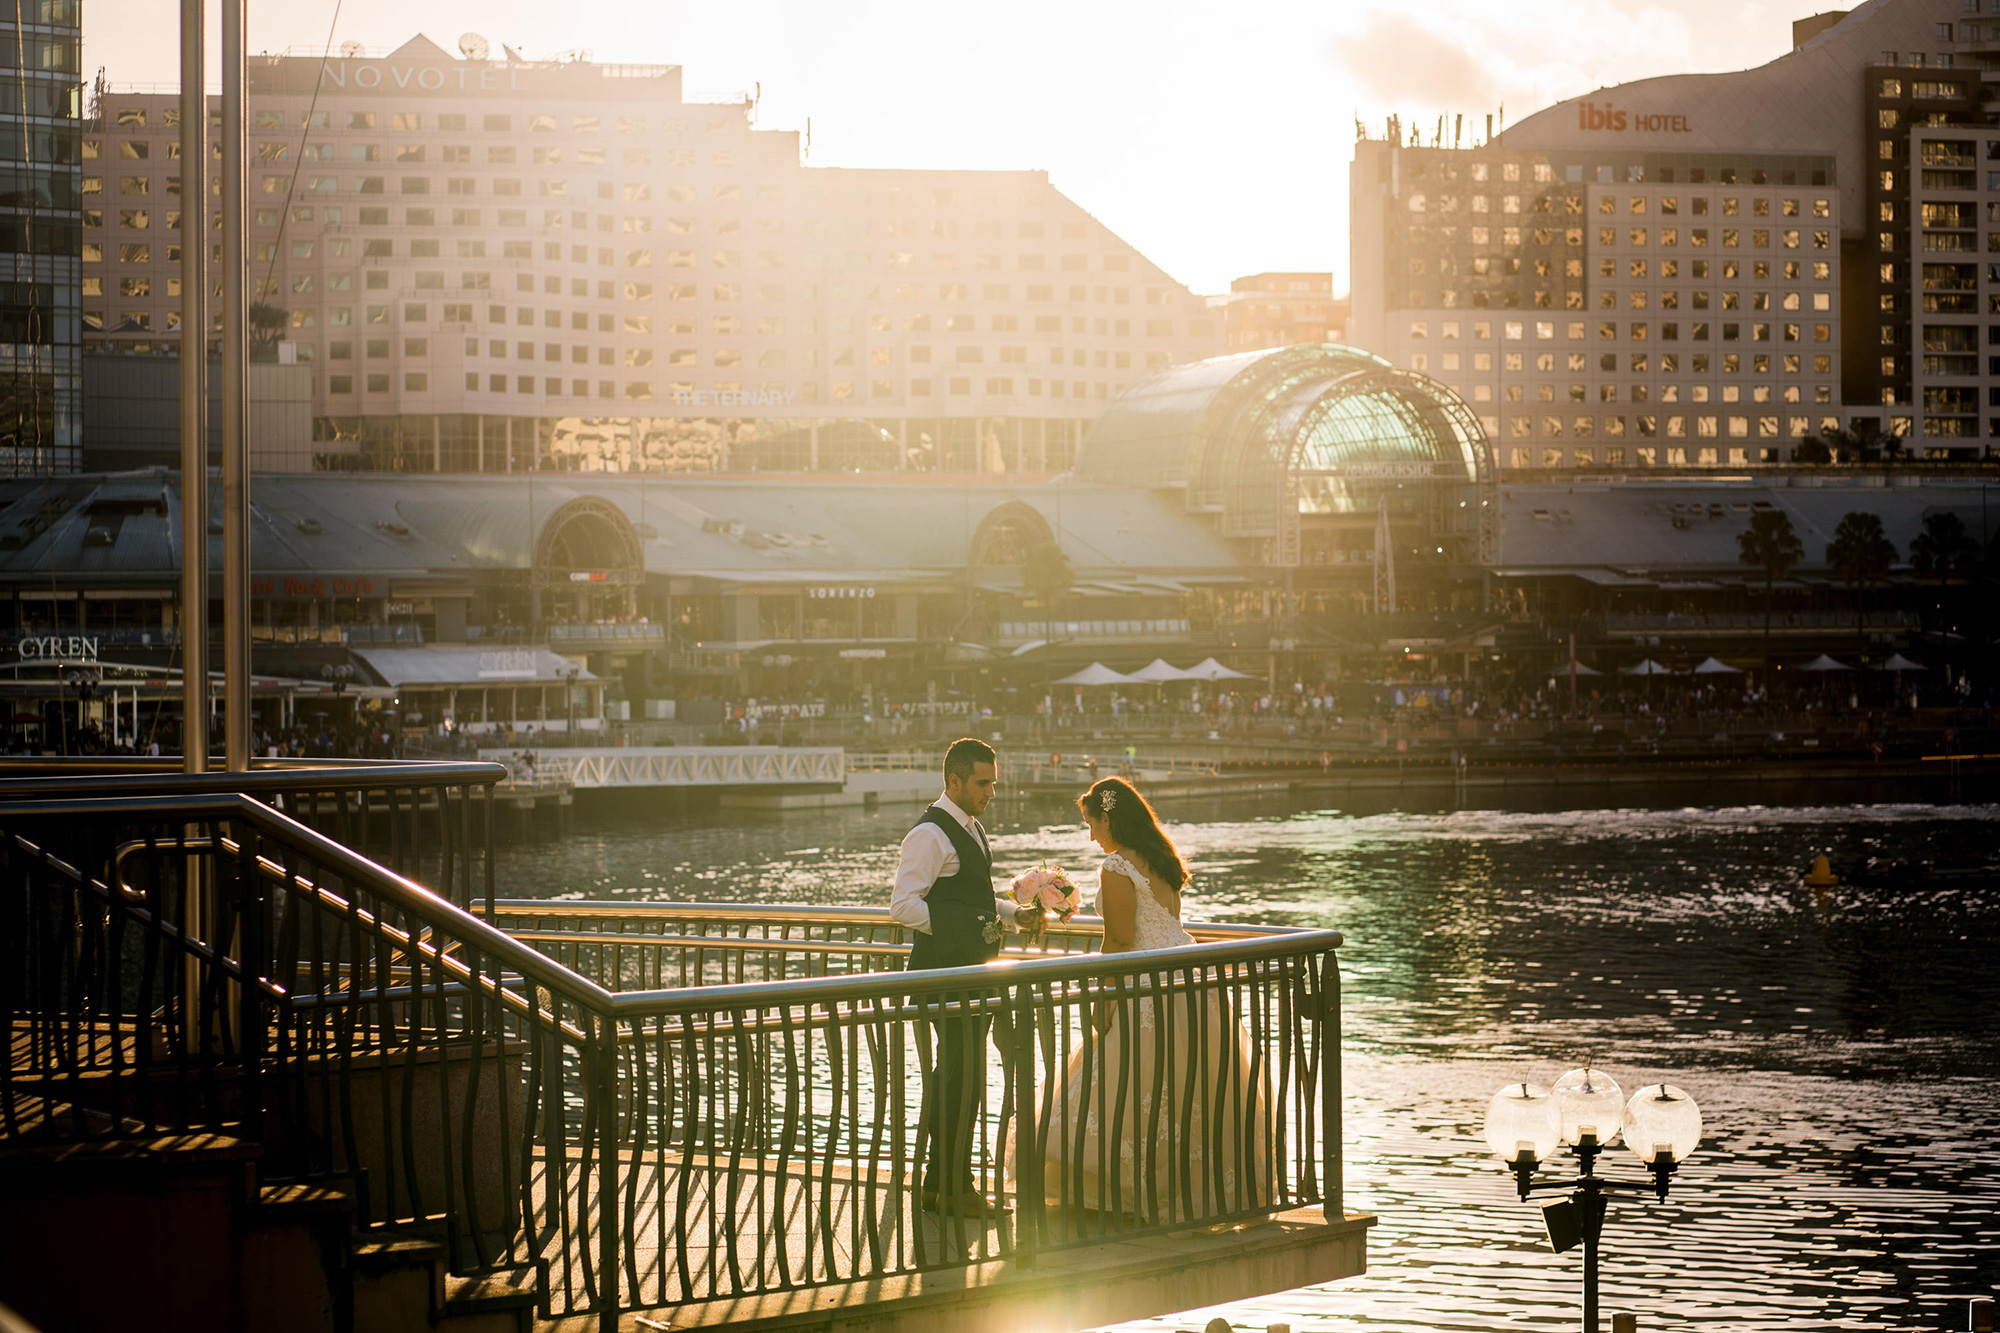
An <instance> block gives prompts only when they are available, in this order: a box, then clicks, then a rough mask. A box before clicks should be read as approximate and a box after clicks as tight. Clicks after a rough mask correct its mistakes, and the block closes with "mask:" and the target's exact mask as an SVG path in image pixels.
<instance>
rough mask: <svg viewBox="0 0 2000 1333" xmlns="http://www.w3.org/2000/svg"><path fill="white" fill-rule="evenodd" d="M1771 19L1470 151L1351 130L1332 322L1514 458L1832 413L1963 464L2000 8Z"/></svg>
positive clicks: (1822, 419) (1693, 461) (1984, 428)
mask: <svg viewBox="0 0 2000 1333" xmlns="http://www.w3.org/2000/svg"><path fill="white" fill-rule="evenodd" d="M1794 38H1795V47H1794V49H1793V50H1792V51H1790V52H1788V53H1787V54H1785V55H1782V56H1780V57H1779V58H1778V59H1776V60H1773V61H1771V62H1770V63H1768V64H1766V65H1762V66H1759V67H1757V68H1754V69H1749V70H1742V71H1738V72H1734V73H1725V74H1685V75H1674V76H1670V77H1664V78H1655V79H1645V80H1641V81H1639V82H1636V83H1630V84H1624V85H1620V86H1618V87H1614V88H1608V89H1603V90H1599V91H1597V92H1593V93H1589V94H1586V95H1584V96H1581V97H1577V98H1574V99H1572V100H1570V101H1567V102H1561V103H1558V104H1556V105H1555V106H1552V107H1549V108H1547V109H1545V110H1543V111H1540V112H1538V113H1536V114H1535V115H1532V116H1530V117H1529V118H1528V119H1526V120H1524V121H1522V122H1520V123H1519V124H1516V125H1512V126H1509V127H1507V128H1506V129H1504V130H1503V131H1502V132H1500V133H1498V134H1497V135H1493V136H1490V137H1487V138H1485V139H1484V141H1483V142H1481V143H1480V144H1479V145H1478V146H1477V147H1470V148H1465V147H1457V146H1448V145H1447V144H1444V143H1441V142H1440V140H1441V139H1443V138H1444V137H1445V136H1443V135H1438V134H1434V135H1432V136H1431V139H1430V142H1424V141H1423V139H1424V136H1423V135H1422V134H1420V133H1412V132H1410V129H1409V128H1407V127H1404V126H1401V125H1398V124H1395V123H1393V122H1392V123H1391V125H1390V126H1389V129H1388V132H1387V133H1386V134H1384V135H1383V136H1382V137H1380V138H1376V137H1364V138H1363V139H1362V141H1361V142H1360V143H1359V144H1358V146H1357V149H1356V152H1355V157H1354V161H1353V165H1352V169H1351V180H1352V187H1353V205H1352V207H1353V227H1352V244H1353V274H1354V278H1353V284H1354V310H1353V316H1352V321H1353V322H1352V329H1353V337H1354V340H1355V341H1356V342H1357V343H1359V344H1360V345H1362V346H1364V347H1368V348H1370V349H1371V350H1375V351H1377V352H1379V353H1381V354H1382V355H1384V356H1386V357H1388V358H1389V359H1390V360H1391V361H1393V362H1395V363H1396V364H1398V365H1400V366H1404V367H1407V368H1410V369H1415V370H1422V371H1424V372H1425V373H1427V374H1429V375H1431V376H1434V377H1436V378H1437V379H1440V380H1442V381H1444V382H1445V383H1447V384H1449V385H1451V386H1452V387H1453V388H1454V389H1456V390H1458V392H1459V393H1460V394H1462V395H1463V396H1464V397H1465V399H1466V400H1467V401H1468V402H1469V403H1470V404H1471V405H1472V407H1473V409H1474V411H1475V412H1476V413H1477V415H1478V416H1479V417H1480V418H1481V419H1482V422H1483V424H1484V425H1485V427H1486V430H1487V432H1488V434H1489V435H1490V436H1491V437H1492V439H1493V440H1494V443H1495V445H1496V447H1497V448H1498V451H1499V457H1500V463H1501V466H1502V467H1503V468H1505V469H1507V470H1509V471H1512V472H1515V473H1517V474H1518V473H1520V472H1522V471H1523V470H1535V471H1540V470H1543V469H1549V470H1556V471H1561V470H1569V469H1598V470H1621V469H1633V468H1681V467H1687V468H1704V467H1719V468H1741V467H1745V466H1756V465H1759V464H1775V463H1784V462H1786V461H1788V460H1789V459H1790V457H1791V452H1792V450H1793V449H1794V448H1795V447H1796V446H1797V445H1798V443H1799V441H1801V440H1802V439H1804V438H1805V437H1806V436H1808V435H1812V434H1816V433H1818V432H1819V431H1821V430H1824V429H1827V428H1831V427H1838V426H1843V425H1849V424H1852V425H1856V426H1872V427H1874V428H1877V429H1879V430H1882V431H1886V432H1889V433H1891V434H1894V435H1896V436H1899V437H1902V438H1903V440H1904V442H1905V445H1906V447H1908V448H1911V449H1914V450H1916V451H1917V452H1919V453H1921V454H1923V455H1925V456H1929V457H1934V458H1954V457H1960V458H1963V457H1976V456H1981V455H1983V454H1984V452H1985V449H1986V446H1987V443H1988V440H1989V439H1990V437H1994V436H2000V118H1996V115H1995V112H1994V109H1993V108H1994V106H1995V105H1996V104H2000V83H1989V82H1988V81H1987V79H1986V74H1987V72H1988V71H1989V70H2000V0H1870V2H1869V3H1867V4H1865V5H1862V6H1860V7H1859V8H1857V9H1855V10H1853V11H1851V12H1847V13H1839V14H1825V15H1820V16H1818V17H1817V18H1815V19H1810V20H1805V21H1803V22H1801V23H1800V24H1798V25H1795V29H1794ZM1989 88H1991V89H1992V90H1993V91H1991V92H1989V91H1988V89H1989Z"/></svg>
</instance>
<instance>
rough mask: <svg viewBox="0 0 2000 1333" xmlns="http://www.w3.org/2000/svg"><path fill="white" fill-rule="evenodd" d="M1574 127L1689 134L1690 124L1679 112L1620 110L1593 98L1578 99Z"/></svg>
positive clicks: (1690, 132) (1646, 132)
mask: <svg viewBox="0 0 2000 1333" xmlns="http://www.w3.org/2000/svg"><path fill="white" fill-rule="evenodd" d="M1576 127H1577V128H1578V129H1580V130H1610V131H1612V132H1614V133H1616V132H1618V131H1621V130H1623V131H1629V132H1631V133H1633V134H1692V133H1694V128H1693V127H1692V126H1691V125H1689V124H1688V118H1687V117H1686V116H1683V115H1669V114H1667V113H1665V112H1655V111H1621V110H1619V109H1618V108H1617V107H1614V106H1605V105H1600V104H1599V103H1596V102H1579V103H1577V106H1576Z"/></svg>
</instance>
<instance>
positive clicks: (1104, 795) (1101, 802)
mask: <svg viewBox="0 0 2000 1333" xmlns="http://www.w3.org/2000/svg"><path fill="white" fill-rule="evenodd" d="M1117 805H1118V789H1117V788H1116V787H1106V788H1105V789H1104V790H1103V791H1100V792H1098V793H1097V807H1098V809H1100V810H1102V811H1104V813H1105V814H1107V815H1108V814H1110V813H1111V812H1112V810H1113V809H1115V808H1116V807H1117Z"/></svg>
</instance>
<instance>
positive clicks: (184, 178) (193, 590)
mask: <svg viewBox="0 0 2000 1333" xmlns="http://www.w3.org/2000/svg"><path fill="white" fill-rule="evenodd" d="M202 17H203V16H202V0H181V626H180V629H181V711H182V712H183V713H184V714H185V719H186V720H185V722H184V724H183V726H182V728H181V753H182V756H183V764H184V766H185V767H186V769H187V771H188V772H190V773H205V772H207V771H208V698H209V695H208V277H207V272H206V268H207V266H206V265H205V264H203V263H202V260H203V258H204V257H205V254H204V252H205V251H206V250H207V249H208V225H207V224H208V172H207V166H208V107H207V105H206V102H207V99H206V98H204V97H203V96H202V74H203V70H202V49H203V47H204V45H205V44H206V43H205V37H206V34H205V30H204V24H203V22H202Z"/></svg>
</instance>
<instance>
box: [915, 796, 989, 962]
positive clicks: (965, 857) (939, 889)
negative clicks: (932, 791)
mask: <svg viewBox="0 0 2000 1333" xmlns="http://www.w3.org/2000/svg"><path fill="white" fill-rule="evenodd" d="M917 823H918V824H935V825H937V826H938V827H939V828H940V829H942V830H943V831H944V835H945V837H947V838H949V839H951V849H952V850H953V851H954V852H957V853H958V870H957V871H956V872H955V873H953V874H950V875H945V876H943V877H941V878H940V879H939V880H938V881H937V882H936V883H935V884H933V885H931V891H930V893H929V895H928V896H927V897H926V898H925V900H924V901H925V903H926V904H927V905H928V906H929V907H930V911H931V933H930V934H928V935H925V934H922V933H919V934H918V935H917V938H916V941H915V943H914V944H912V945H911V947H910V960H909V962H908V963H906V964H905V965H904V966H906V967H907V968H909V969H910V970H912V971H914V970H916V969H918V968H926V967H972V966H976V965H978V964H981V963H986V962H990V961H992V960H993V959H994V958H997V957H999V955H1000V946H999V944H998V943H992V944H989V943H987V941H986V930H987V927H988V925H989V924H997V922H998V921H999V917H998V916H997V915H996V913H995V911H994V904H993V862H992V860H991V859H990V858H989V857H988V856H987V855H986V849H985V848H983V847H981V846H980V845H979V839H977V838H975V837H973V836H972V833H971V831H970V830H969V829H967V828H966V827H965V826H964V825H963V824H961V823H959V822H958V821H957V820H956V819H953V818H952V817H951V816H950V815H948V814H946V813H945V812H944V811H942V810H940V809H938V808H937V807H936V806H932V807H930V809H928V810H926V811H924V817H923V818H922V819H920V820H918V821H917Z"/></svg>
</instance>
